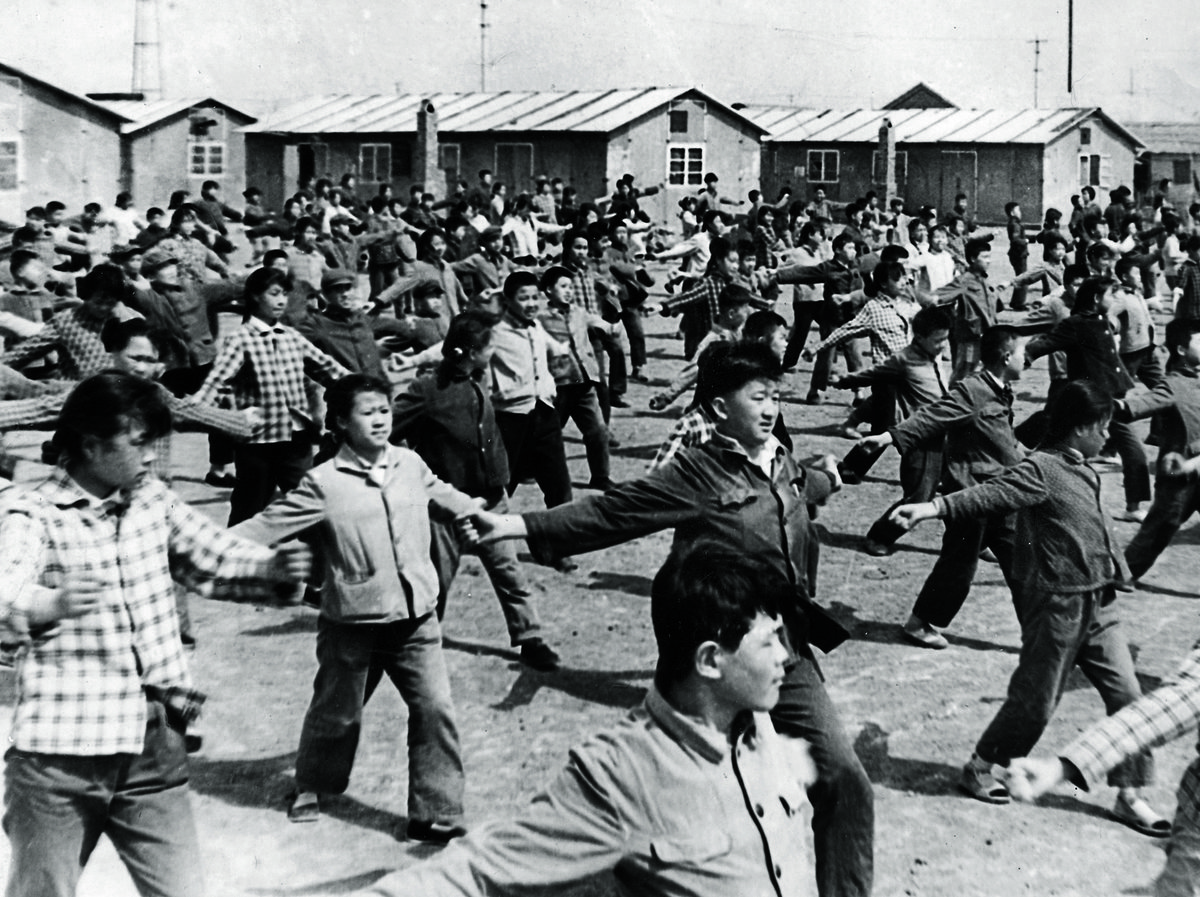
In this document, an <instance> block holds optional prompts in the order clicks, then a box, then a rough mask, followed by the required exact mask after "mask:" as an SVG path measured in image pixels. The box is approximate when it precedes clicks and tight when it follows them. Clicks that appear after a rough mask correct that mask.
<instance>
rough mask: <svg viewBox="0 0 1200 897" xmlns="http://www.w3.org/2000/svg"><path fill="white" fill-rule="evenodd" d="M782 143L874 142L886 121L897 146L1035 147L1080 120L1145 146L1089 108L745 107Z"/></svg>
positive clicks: (1101, 114) (1124, 129)
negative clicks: (1097, 122) (1101, 123)
mask: <svg viewBox="0 0 1200 897" xmlns="http://www.w3.org/2000/svg"><path fill="white" fill-rule="evenodd" d="M741 111H742V112H743V113H745V114H746V115H747V116H749V117H750V118H751V119H753V120H754V121H756V122H758V123H759V124H760V125H761V126H762V127H764V128H766V129H767V131H768V132H769V136H768V137H767V139H768V140H771V141H775V142H778V143H799V142H811V143H816V142H824V141H828V142H837V143H873V142H874V141H876V140H878V139H879V127H880V125H881V124H882V123H883V120H884V119H885V118H888V119H891V122H892V124H893V125H894V126H895V128H896V142H897V143H1035V144H1046V143H1050V142H1052V141H1054V140H1055V139H1056V138H1058V137H1059V136H1061V135H1062V134H1063V133H1064V132H1065V131H1067V130H1068V129H1070V128H1071V127H1072V126H1074V125H1075V124H1076V123H1078V122H1079V121H1082V120H1083V119H1085V118H1088V117H1089V116H1092V115H1099V116H1101V117H1102V118H1103V119H1104V120H1105V121H1106V122H1108V123H1109V124H1110V125H1112V126H1113V127H1114V128H1116V129H1117V130H1118V131H1119V132H1121V133H1123V134H1124V135H1125V136H1126V137H1128V138H1129V140H1130V141H1131V142H1133V143H1135V144H1140V143H1141V141H1140V140H1139V139H1138V138H1137V136H1136V135H1135V134H1133V133H1131V132H1130V131H1129V130H1128V129H1126V128H1125V127H1123V126H1122V125H1120V124H1118V123H1117V122H1115V121H1113V120H1112V119H1111V118H1109V117H1108V116H1107V115H1105V114H1104V112H1103V111H1101V110H1100V109H1098V108H1094V107H1093V108H1087V109H1072V108H1067V109H1020V110H1015V109H1014V110H1009V109H953V108H952V109H796V108H794V107H789V106H745V107H742V110H741Z"/></svg>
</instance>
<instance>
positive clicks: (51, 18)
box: [0, 0, 1200, 120]
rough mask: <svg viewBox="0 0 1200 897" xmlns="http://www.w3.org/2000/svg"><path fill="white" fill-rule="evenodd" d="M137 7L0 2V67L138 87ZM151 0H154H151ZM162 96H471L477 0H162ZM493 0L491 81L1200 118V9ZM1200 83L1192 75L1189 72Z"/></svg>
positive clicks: (87, 84) (98, 85)
mask: <svg viewBox="0 0 1200 897" xmlns="http://www.w3.org/2000/svg"><path fill="white" fill-rule="evenodd" d="M138 2H139V0H4V3H5V6H6V7H11V6H12V5H13V4H15V7H16V11H15V15H11V14H9V15H7V16H6V18H7V24H6V28H5V32H6V33H5V39H4V41H3V45H2V49H0V61H4V62H7V63H9V64H11V65H14V66H16V67H17V68H20V69H24V70H26V71H27V72H29V73H30V74H33V75H36V76H38V77H41V78H44V79H45V80H48V81H51V82H53V83H56V84H59V85H61V86H63V87H66V88H68V89H70V90H74V91H76V92H80V93H85V92H96V91H123V90H129V88H130V83H131V76H132V56H133V33H134V18H135V6H136V4H137V3H138ZM143 2H151V3H153V2H155V0H143ZM156 2H157V6H158V9H159V35H158V37H159V45H160V48H161V53H160V56H161V62H162V87H163V92H164V95H165V96H167V97H190V96H199V95H211V96H216V97H217V98H219V99H223V100H225V101H227V102H233V103H235V104H236V101H240V102H242V103H243V104H244V105H245V106H247V111H250V112H255V113H261V112H265V111H268V110H269V109H271V108H273V107H276V106H278V105H280V104H282V103H283V102H286V101H288V100H292V99H297V98H300V97H304V96H309V95H314V94H326V93H392V92H396V91H400V92H405V93H410V92H411V93H418V92H433V91H464V90H478V89H479V88H480V74H481V73H480V27H479V24H480V4H479V2H478V0H432V2H428V0H425V2H422V0H357V2H351V0H156ZM1066 3H1067V0H1061V2H1060V0H900V2H896V0H840V2H824V0H736V2H731V0H487V18H488V28H487V31H486V34H487V53H486V59H487V63H486V66H485V67H484V76H485V79H486V87H487V89H488V90H504V89H511V90H536V89H560V90H561V89H595V88H616V87H643V86H667V85H676V86H680V87H699V88H701V89H703V90H705V91H707V92H709V93H711V94H712V95H714V96H715V97H716V98H718V99H720V100H723V101H725V102H727V103H733V102H739V101H740V102H749V103H777V104H789V105H792V104H794V105H806V106H822V107H823V106H834V107H843V108H845V107H857V106H879V105H882V104H883V103H886V102H887V101H888V100H890V99H892V98H893V97H895V96H897V95H898V94H900V93H902V92H903V91H904V90H907V89H908V88H909V87H911V86H912V85H913V84H915V83H917V82H918V81H925V82H926V83H928V84H929V85H930V86H932V87H933V88H935V89H936V90H938V91H940V92H941V93H942V94H944V95H945V96H946V97H947V98H949V99H950V100H951V101H952V102H954V103H955V104H957V105H959V106H963V107H988V106H993V107H1006V108H1012V107H1020V108H1025V107H1030V106H1032V105H1033V103H1034V53H1035V45H1034V43H1033V41H1034V39H1035V38H1041V39H1043V41H1044V42H1043V43H1042V44H1041V45H1040V49H1041V54H1040V60H1039V68H1040V70H1041V71H1040V75H1039V78H1038V81H1039V84H1038V104H1039V105H1040V106H1091V105H1099V106H1102V107H1104V108H1105V109H1106V110H1108V111H1110V112H1112V113H1113V114H1115V115H1117V116H1119V117H1121V118H1125V119H1126V120H1128V119H1130V118H1134V119H1139V118H1142V119H1144V118H1168V119H1178V120H1188V119H1191V118H1196V117H1197V116H1200V84H1192V83H1189V82H1188V81H1187V80H1185V79H1188V78H1189V74H1188V72H1189V69H1190V68H1194V60H1195V58H1196V51H1195V49H1194V48H1195V47H1196V46H1197V45H1198V44H1200V17H1198V16H1195V15H1190V14H1188V12H1189V11H1188V4H1187V3H1180V2H1178V0H1138V2H1129V0H1075V6H1076V9H1075V70H1074V71H1075V83H1074V88H1075V89H1074V92H1073V93H1070V94H1069V93H1067V90H1066V86H1067V85H1066V56H1067V6H1066ZM1197 80H1198V81H1200V78H1197Z"/></svg>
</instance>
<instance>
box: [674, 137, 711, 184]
mask: <svg viewBox="0 0 1200 897" xmlns="http://www.w3.org/2000/svg"><path fill="white" fill-rule="evenodd" d="M667 183H668V184H671V185H673V186H676V187H683V186H689V187H691V186H695V187H698V186H700V185H701V184H703V183H704V147H703V146H669V147H667Z"/></svg>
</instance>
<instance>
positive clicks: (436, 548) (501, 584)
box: [430, 492, 542, 645]
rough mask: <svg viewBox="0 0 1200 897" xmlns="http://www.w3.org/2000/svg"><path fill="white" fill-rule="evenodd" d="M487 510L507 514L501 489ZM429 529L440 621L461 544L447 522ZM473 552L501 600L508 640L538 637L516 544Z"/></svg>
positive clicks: (497, 544) (538, 626)
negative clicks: (436, 578) (435, 571)
mask: <svg viewBox="0 0 1200 897" xmlns="http://www.w3.org/2000/svg"><path fill="white" fill-rule="evenodd" d="M487 510H489V511H491V512H492V513H493V514H507V513H508V501H507V499H505V497H504V495H503V492H501V495H500V497H499V498H498V499H497V500H496V501H494V502H488V505H487ZM430 530H431V536H432V544H431V550H430V556H431V557H432V559H433V566H434V567H435V568H436V570H437V575H438V603H437V617H438V620H439V621H441V620H444V619H445V618H446V598H447V596H448V595H449V592H450V586H451V585H453V583H454V577H455V575H456V574H457V573H458V563H459V560H460V559H461V558H462V547H461V546H460V545H459V542H458V535H457V534H456V533H455V532H454V527H453V526H451V525H450V524H446V523H440V522H438V521H432V522H431V523H430ZM475 553H476V554H477V555H478V557H479V560H480V561H481V562H482V563H483V569H484V570H485V571H487V575H488V579H489V580H490V581H491V583H492V590H493V591H494V592H495V593H496V598H497V599H498V600H499V601H500V609H501V610H502V611H503V612H504V623H505V625H506V626H507V627H508V637H509V640H510V641H511V642H512V644H514V645H520V644H521V643H522V642H527V641H530V640H532V639H533V638H535V637H537V636H538V635H539V634H540V633H541V631H542V623H541V620H539V619H538V612H537V607H536V606H535V605H534V603H533V593H532V592H530V591H529V581H528V580H527V579H526V578H525V574H524V573H523V572H521V562H520V561H518V560H517V549H516V543H515V542H510V541H508V540H507V539H504V540H501V541H499V542H492V543H491V544H490V545H480V546H478V547H477V548H476V549H475Z"/></svg>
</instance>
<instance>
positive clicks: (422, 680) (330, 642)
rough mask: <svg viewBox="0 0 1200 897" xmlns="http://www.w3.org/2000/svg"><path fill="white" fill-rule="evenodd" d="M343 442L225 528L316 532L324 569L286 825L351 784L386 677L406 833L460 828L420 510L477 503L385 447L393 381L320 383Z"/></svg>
mask: <svg viewBox="0 0 1200 897" xmlns="http://www.w3.org/2000/svg"><path fill="white" fill-rule="evenodd" d="M325 399H326V402H327V404H328V407H329V412H328V419H327V420H328V425H329V429H330V431H331V432H332V433H334V434H335V436H336V438H337V440H338V442H339V444H340V446H341V447H340V450H339V451H338V453H337V456H336V457H335V458H333V459H332V460H330V461H326V462H325V463H324V464H321V465H319V466H318V467H316V468H314V469H313V470H311V471H309V472H308V473H306V474H305V475H304V478H303V479H302V480H301V481H300V483H299V485H297V486H296V488H294V489H292V490H291V491H290V492H288V493H287V494H286V495H284V496H282V497H281V498H279V499H278V500H276V501H274V502H272V503H271V504H270V505H269V506H268V507H267V508H265V509H264V510H262V511H261V512H260V513H258V514H256V515H255V516H254V517H252V518H250V519H249V520H246V521H244V522H242V523H240V524H239V525H238V526H237V527H236V528H235V529H234V530H233V532H234V533H235V534H236V535H238V536H241V537H243V538H249V539H253V540H254V541H256V542H261V543H263V544H277V543H279V542H282V541H283V540H285V539H287V538H289V537H291V536H294V535H296V534H297V533H300V532H301V531H303V530H307V529H309V528H313V530H314V535H313V536H312V538H314V540H315V542H316V545H317V546H318V548H319V550H318V551H317V555H318V557H319V558H320V559H321V562H322V566H323V567H324V571H323V573H324V584H325V585H324V588H323V589H322V590H321V615H320V617H318V620H317V663H318V669H317V677H316V680H315V681H314V683H313V699H312V703H311V704H309V708H308V713H307V714H305V717H304V726H303V728H302V730H301V732H300V748H299V751H298V753H297V757H296V791H295V794H294V796H293V797H292V799H291V803H290V806H289V807H288V818H289V819H290V820H291V821H292V822H314V821H316V820H317V818H318V817H319V816H320V801H321V797H322V796H327V795H333V794H341V793H343V792H344V791H345V790H346V787H347V785H348V784H349V781H350V771H351V768H352V767H353V765H354V755H355V753H356V752H357V749H358V739H359V733H360V730H361V728H362V711H363V705H364V704H365V703H366V702H367V700H368V699H369V698H370V696H371V692H372V691H373V690H374V688H373V686H374V685H375V684H377V683H378V682H379V677H378V676H374V677H373V676H372V671H376V672H378V673H387V675H388V677H389V678H390V679H391V680H392V681H393V682H394V683H395V685H396V688H397V690H398V691H399V692H400V695H401V697H402V698H403V699H404V702H405V704H407V705H408V771H409V778H408V823H407V828H406V836H407V837H408V838H409V840H413V841H426V842H433V843H440V844H444V843H446V842H447V841H450V840H451V839H453V838H457V837H461V836H462V835H464V834H466V829H465V828H464V827H463V825H462V818H463V791H464V777H463V763H462V751H461V748H460V746H459V739H458V728H457V725H456V723H455V718H454V716H455V714H454V704H453V701H452V700H451V697H450V679H449V676H448V675H447V672H446V662H445V659H444V658H443V656H442V633H441V627H440V625H439V622H438V614H437V613H436V606H437V596H438V577H437V572H436V570H435V569H434V566H433V562H432V561H431V560H430V536H429V533H430V529H429V524H430V513H431V510H430V509H431V508H432V512H433V513H435V514H440V515H442V516H445V517H448V518H450V519H452V518H453V517H455V516H458V515H461V514H464V513H465V512H467V511H469V510H470V509H472V508H475V507H476V506H477V505H478V502H477V501H476V500H475V499H472V498H471V497H470V496H468V495H464V494H463V493H461V492H459V491H458V490H457V489H455V488H453V487H452V486H449V485H447V484H446V483H444V482H442V481H441V480H439V479H438V478H437V477H436V476H435V475H434V474H433V472H432V471H431V470H430V469H429V467H428V465H426V464H425V462H424V461H422V460H421V458H420V457H419V456H418V455H417V454H416V453H415V452H412V451H410V450H408V449H404V448H398V447H396V446H393V445H389V444H388V439H389V437H390V436H391V434H392V405H391V389H390V387H389V385H388V384H387V382H386V381H383V380H379V379H377V378H375V377H371V376H368V375H366V374H350V375H348V376H346V377H344V378H343V379H341V380H339V381H337V382H336V383H334V384H333V385H331V386H330V387H329V389H328V390H326V393H325Z"/></svg>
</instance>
